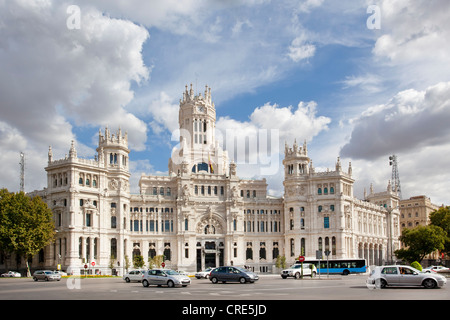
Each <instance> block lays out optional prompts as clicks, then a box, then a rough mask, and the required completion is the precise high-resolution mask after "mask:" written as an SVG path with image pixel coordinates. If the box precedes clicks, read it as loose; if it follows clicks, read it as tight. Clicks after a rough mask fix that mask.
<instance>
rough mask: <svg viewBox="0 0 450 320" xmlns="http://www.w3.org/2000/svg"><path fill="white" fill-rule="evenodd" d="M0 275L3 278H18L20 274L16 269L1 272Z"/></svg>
mask: <svg viewBox="0 0 450 320" xmlns="http://www.w3.org/2000/svg"><path fill="white" fill-rule="evenodd" d="M1 276H2V277H4V278H20V277H21V276H22V275H21V274H20V273H19V272H17V271H8V272H6V273H2V275H1Z"/></svg>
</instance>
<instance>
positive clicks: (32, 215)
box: [0, 189, 55, 276]
mask: <svg viewBox="0 0 450 320" xmlns="http://www.w3.org/2000/svg"><path fill="white" fill-rule="evenodd" d="M54 236H55V225H54V222H53V213H52V211H51V210H50V209H49V208H48V207H47V204H46V203H45V202H44V201H42V199H41V198H40V197H34V198H30V197H28V196H26V195H25V193H24V192H18V193H11V192H9V191H8V190H7V189H2V190H0V248H1V250H2V251H3V252H6V253H12V252H15V253H16V254H17V255H19V256H21V257H23V258H24V259H25V261H26V265H27V275H28V276H29V275H30V268H29V265H28V257H30V256H33V255H35V254H37V253H38V252H39V251H40V250H41V249H43V248H44V247H45V246H47V245H49V244H50V243H52V242H53V241H54Z"/></svg>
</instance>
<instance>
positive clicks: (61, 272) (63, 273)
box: [53, 270, 67, 277]
mask: <svg viewBox="0 0 450 320" xmlns="http://www.w3.org/2000/svg"><path fill="white" fill-rule="evenodd" d="M53 272H54V273H56V274H59V275H60V276H61V277H65V276H67V272H64V271H61V270H53Z"/></svg>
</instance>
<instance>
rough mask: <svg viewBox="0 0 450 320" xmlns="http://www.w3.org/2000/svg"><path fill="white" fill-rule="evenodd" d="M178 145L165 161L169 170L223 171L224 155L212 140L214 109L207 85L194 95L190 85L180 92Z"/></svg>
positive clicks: (191, 171) (226, 165) (177, 171)
mask: <svg viewBox="0 0 450 320" xmlns="http://www.w3.org/2000/svg"><path fill="white" fill-rule="evenodd" d="M178 123H179V126H180V146H179V148H176V149H174V151H173V153H172V158H171V159H170V160H169V173H170V174H181V173H200V172H203V173H205V172H206V173H211V174H213V173H215V174H223V173H224V170H223V168H224V166H225V167H228V156H227V154H226V152H224V151H223V150H222V149H221V147H220V146H219V143H218V141H216V139H215V130H216V109H215V106H214V103H213V102H212V100H211V88H209V87H208V86H205V92H204V94H203V95H202V94H201V93H199V94H195V93H194V90H193V89H192V84H191V85H190V88H189V90H188V86H187V85H186V89H185V91H184V92H183V98H182V99H180V109H179V115H178Z"/></svg>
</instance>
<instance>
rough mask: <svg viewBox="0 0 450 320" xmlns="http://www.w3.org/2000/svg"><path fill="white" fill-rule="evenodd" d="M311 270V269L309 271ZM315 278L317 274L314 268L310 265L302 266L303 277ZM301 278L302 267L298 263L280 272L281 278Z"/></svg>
mask: <svg viewBox="0 0 450 320" xmlns="http://www.w3.org/2000/svg"><path fill="white" fill-rule="evenodd" d="M311 268H312V269H311ZM311 272H312V276H313V277H315V276H316V274H317V269H316V266H315V265H313V264H310V263H304V264H303V276H311ZM301 276H302V265H301V264H300V263H298V264H294V265H292V266H291V267H290V268H289V269H285V270H283V271H281V277H282V278H283V279H286V278H287V277H295V279H300V278H301Z"/></svg>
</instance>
